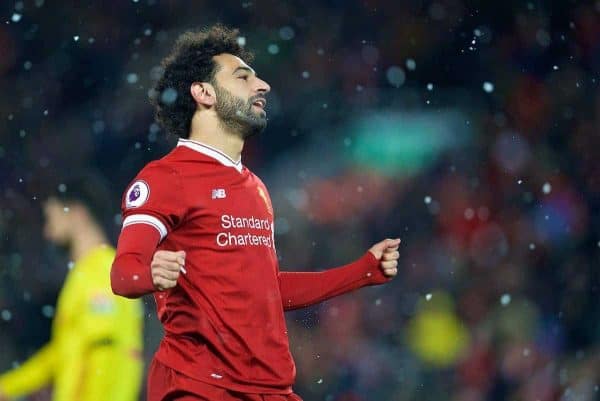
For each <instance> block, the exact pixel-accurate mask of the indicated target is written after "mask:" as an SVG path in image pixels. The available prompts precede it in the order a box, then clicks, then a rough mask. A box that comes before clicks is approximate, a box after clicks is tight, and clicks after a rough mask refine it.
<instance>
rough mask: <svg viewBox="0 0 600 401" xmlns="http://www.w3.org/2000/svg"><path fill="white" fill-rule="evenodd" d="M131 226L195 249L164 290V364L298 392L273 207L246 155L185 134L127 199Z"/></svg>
mask: <svg viewBox="0 0 600 401" xmlns="http://www.w3.org/2000/svg"><path fill="white" fill-rule="evenodd" d="M122 208H123V217H124V220H123V227H127V226H129V225H131V224H139V223H142V224H149V225H151V226H153V227H154V228H156V230H157V231H158V232H159V233H160V236H161V242H160V244H159V247H158V249H163V250H170V251H179V250H184V251H185V252H186V261H185V273H184V274H182V275H181V276H180V277H179V280H178V284H177V286H176V287H174V288H172V289H170V290H167V291H161V292H155V293H154V297H155V300H156V305H157V310H158V317H159V319H160V321H161V322H162V324H163V326H164V329H165V337H164V339H163V341H162V342H161V344H160V347H159V349H158V351H157V353H156V356H155V357H156V358H157V359H158V360H159V361H160V362H162V363H163V364H164V365H166V366H169V367H171V368H173V369H175V370H177V371H180V372H182V373H183V374H185V375H188V376H190V377H192V378H194V379H197V380H201V381H205V382H208V383H212V384H214V385H218V386H223V387H227V388H229V389H232V390H236V391H241V392H248V393H289V392H291V385H292V383H293V381H294V378H295V373H296V371H295V366H294V362H293V359H292V356H291V354H290V350H289V344H288V335H287V329H286V325H285V319H284V315H283V312H284V310H283V306H282V298H281V293H280V287H279V282H278V276H277V275H278V263H277V257H276V254H275V245H274V229H273V221H274V218H273V208H272V206H271V200H270V198H269V194H268V191H267V189H266V187H265V185H264V184H263V183H262V181H261V180H260V179H259V178H258V177H257V176H255V175H254V174H253V173H252V172H250V171H249V170H248V169H247V168H246V167H244V166H242V164H241V162H235V161H233V160H231V159H230V158H229V157H228V156H227V155H225V154H223V153H222V152H220V151H218V150H217V149H214V148H211V147H209V146H206V145H204V144H201V143H198V142H195V141H191V140H186V139H180V140H179V143H178V145H177V147H176V148H175V149H174V150H173V151H171V152H170V153H169V154H168V155H166V156H165V157H164V158H162V159H160V160H157V161H154V162H151V163H149V164H148V165H147V166H146V167H145V168H144V169H142V171H141V172H140V173H139V174H138V176H137V177H136V178H135V179H134V181H133V182H132V183H131V184H130V185H129V187H128V189H127V191H126V193H125V195H124V198H123V205H122Z"/></svg>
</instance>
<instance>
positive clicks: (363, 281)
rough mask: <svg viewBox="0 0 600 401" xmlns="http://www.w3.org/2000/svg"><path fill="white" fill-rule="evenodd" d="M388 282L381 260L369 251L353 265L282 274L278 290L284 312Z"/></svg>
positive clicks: (280, 274)
mask: <svg viewBox="0 0 600 401" xmlns="http://www.w3.org/2000/svg"><path fill="white" fill-rule="evenodd" d="M387 281H388V279H387V278H386V277H385V276H384V275H383V273H382V272H381V269H380V268H379V261H378V260H377V259H376V258H375V256H373V254H372V253H370V252H367V253H366V254H365V255H363V256H362V257H361V258H360V259H358V260H357V261H355V262H353V263H350V264H347V265H344V266H341V267H336V268H333V269H328V270H325V271H322V272H280V273H279V288H280V291H281V298H282V302H283V308H284V309H285V310H292V309H298V308H304V307H307V306H310V305H314V304H316V303H319V302H322V301H325V300H327V299H330V298H333V297H335V296H338V295H341V294H344V293H347V292H349V291H352V290H355V289H358V288H361V287H364V286H367V285H375V284H382V283H384V282H387Z"/></svg>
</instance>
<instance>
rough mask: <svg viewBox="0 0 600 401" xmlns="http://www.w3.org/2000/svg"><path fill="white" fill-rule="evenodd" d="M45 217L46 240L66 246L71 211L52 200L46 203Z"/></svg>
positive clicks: (54, 199) (57, 201)
mask: <svg viewBox="0 0 600 401" xmlns="http://www.w3.org/2000/svg"><path fill="white" fill-rule="evenodd" d="M44 217H45V225H44V236H45V237H46V239H48V240H49V241H52V242H54V243H56V244H61V245H63V244H66V243H67V242H68V241H69V235H70V234H69V232H70V225H71V221H70V220H71V219H70V216H69V209H67V208H66V206H65V205H64V204H62V203H61V202H60V201H59V200H57V199H56V198H50V199H48V200H47V201H46V203H44Z"/></svg>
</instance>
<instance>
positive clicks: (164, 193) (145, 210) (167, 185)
mask: <svg viewBox="0 0 600 401" xmlns="http://www.w3.org/2000/svg"><path fill="white" fill-rule="evenodd" d="M121 211H122V214H123V229H125V227H127V226H129V225H132V224H148V225H150V226H152V227H154V228H156V230H158V232H159V233H160V239H161V241H162V240H163V239H164V238H165V237H166V236H167V234H168V233H169V232H171V231H172V230H173V229H174V228H175V227H177V225H179V224H180V222H181V220H182V219H183V216H184V215H185V211H186V209H185V201H184V193H183V186H182V185H181V178H180V176H179V174H178V173H177V172H176V171H175V170H173V169H171V168H170V167H168V166H165V165H162V164H159V163H151V164H149V165H148V166H146V167H145V168H144V169H143V170H142V171H141V172H140V173H139V174H138V175H137V177H136V178H135V179H134V180H133V181H132V182H131V183H130V184H129V186H128V187H127V189H126V191H125V194H124V195H123V199H122V201H121Z"/></svg>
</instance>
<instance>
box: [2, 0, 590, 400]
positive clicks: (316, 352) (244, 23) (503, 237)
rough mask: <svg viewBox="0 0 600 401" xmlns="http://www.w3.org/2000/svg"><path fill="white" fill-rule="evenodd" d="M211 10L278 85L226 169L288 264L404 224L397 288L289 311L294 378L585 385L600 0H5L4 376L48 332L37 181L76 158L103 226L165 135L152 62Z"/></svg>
mask: <svg viewBox="0 0 600 401" xmlns="http://www.w3.org/2000/svg"><path fill="white" fill-rule="evenodd" d="M215 22H223V23H225V24H228V25H231V26H235V27H239V28H240V30H241V35H242V36H243V37H244V39H245V41H246V47H248V48H249V49H251V50H253V51H254V52H255V54H256V59H255V61H254V62H253V67H254V68H255V69H256V70H257V72H258V74H259V76H260V77H261V78H263V79H265V80H266V81H267V82H269V83H270V85H271V87H272V93H271V95H270V96H269V106H268V115H269V126H268V128H267V130H266V131H265V132H264V133H263V134H262V136H260V137H258V138H253V139H251V140H249V141H248V143H247V144H246V148H245V151H244V156H243V162H244V164H245V165H247V166H248V167H249V168H251V169H252V170H253V171H254V172H256V173H257V174H258V175H259V176H261V177H262V178H263V180H264V181H265V183H266V184H267V186H268V187H269V188H270V192H271V196H272V198H273V203H274V207H275V212H276V216H277V218H276V224H275V226H276V234H277V238H276V240H277V249H278V255H279V257H280V260H281V265H282V269H294V270H310V269H312V270H319V269H322V268H326V267H330V266H335V265H340V264H343V263H346V262H349V261H351V260H353V259H355V258H357V257H359V256H360V255H361V254H362V253H363V252H364V251H365V250H366V249H367V248H368V247H369V246H370V245H371V244H372V243H374V242H375V241H378V240H380V239H382V238H385V237H392V236H400V237H401V238H402V246H401V258H400V266H399V271H400V273H399V275H398V277H397V279H396V280H395V281H394V282H392V283H390V284H388V285H386V286H381V287H376V288H369V289H364V290H361V291H359V292H356V293H354V294H351V295H348V296H343V297H340V298H338V299H335V300H332V301H329V302H326V303H324V304H323V305H321V306H320V307H315V308H311V309H308V310H304V311H297V312H294V313H290V314H288V315H287V316H288V324H289V329H290V338H291V346H292V351H293V353H294V356H295V358H296V361H297V365H298V379H297V385H296V387H295V389H296V391H297V392H298V393H299V394H301V395H302V396H303V397H304V398H305V399H306V400H307V401H316V400H324V401H371V400H374V401H382V400H445V399H448V400H461V401H462V400H464V401H471V400H532V401H533V400H592V399H598V393H599V389H598V386H599V384H600V383H599V378H598V372H600V350H599V342H598V340H599V339H600V311H599V301H598V297H599V274H598V272H599V259H600V258H599V256H600V215H599V204H600V202H599V197H600V178H599V177H600V175H599V174H600V163H599V162H598V159H599V152H598V147H599V146H600V91H599V89H598V88H599V79H600V74H599V71H600V2H598V1H571V0H564V1H545V2H544V1H502V2H493V1H471V2H470V1H465V0H436V1H416V0H412V1H391V0H390V1H383V0H380V1H377V0H365V1H341V0H337V1H335V0H331V1H296V2H292V1H228V0H222V1H218V2H209V1H158V0H138V1H127V0H119V1H117V0H112V1H49V0H46V1H44V0H32V1H16V2H15V1H2V2H1V4H0V371H4V370H6V369H9V368H10V367H11V366H13V364H14V363H17V362H18V361H22V360H23V359H24V358H26V357H27V356H28V355H30V354H31V353H32V352H34V351H35V350H36V349H37V348H38V347H39V346H40V345H41V344H43V343H44V342H45V341H47V339H48V336H49V327H50V321H51V317H52V313H53V307H54V304H55V301H56V296H57V294H58V291H59V289H60V285H61V283H62V280H63V278H64V276H65V274H66V272H67V270H68V269H67V264H68V258H67V255H66V254H64V252H62V250H60V249H58V248H56V247H54V246H52V245H49V244H47V243H45V242H44V240H43V237H42V233H41V228H42V225H43V218H42V214H41V210H40V197H42V194H44V193H46V192H47V191H49V190H53V189H55V188H56V187H57V186H58V185H59V184H60V183H61V180H64V179H65V177H66V176H68V175H69V174H70V173H72V172H73V171H79V170H86V171H87V170H90V169H93V170H94V171H95V172H96V174H98V175H99V176H101V177H103V178H105V179H106V180H107V181H108V183H109V190H110V193H111V196H112V198H113V202H112V203H110V204H107V205H105V208H103V210H104V211H105V212H106V214H107V218H106V225H107V228H108V229H109V231H110V233H111V236H112V239H113V240H115V241H116V238H117V235H118V231H119V228H120V217H119V198H120V195H121V193H122V192H123V190H124V188H125V186H126V185H127V183H128V182H129V181H130V180H131V179H132V178H133V177H134V176H135V174H136V173H137V172H138V171H139V170H140V169H141V168H142V167H143V166H144V164H145V163H147V162H148V161H150V160H153V159H155V158H159V157H161V156H162V155H164V154H165V153H167V152H168V151H169V149H170V148H171V147H172V145H173V143H174V138H169V137H168V136H167V135H166V134H165V133H164V132H162V131H161V130H160V129H159V127H158V126H157V125H156V124H155V123H154V122H153V110H152V108H151V106H150V104H149V102H148V91H149V90H150V88H151V87H152V85H153V83H154V82H155V79H156V77H157V76H158V75H159V74H160V69H159V68H158V66H159V63H160V60H161V58H162V57H164V56H165V55H166V54H167V53H168V51H169V49H170V47H171V45H172V44H173V42H174V40H175V38H176V37H177V35H178V34H180V33H181V32H183V31H184V30H187V29H198V28H201V27H204V26H207V25H210V24H213V23H215ZM146 301H147V302H146V304H147V315H148V319H147V326H146V337H145V338H146V340H147V344H146V360H149V359H150V358H151V355H152V353H153V351H154V349H155V347H156V345H157V344H158V341H159V340H160V336H161V329H160V326H159V325H158V324H157V323H156V321H155V318H154V311H153V307H154V305H153V302H152V301H151V300H150V299H147V300H146ZM30 399H31V400H33V399H35V400H47V399H48V391H45V392H42V393H41V394H38V395H37V396H33V397H31V398H30Z"/></svg>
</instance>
